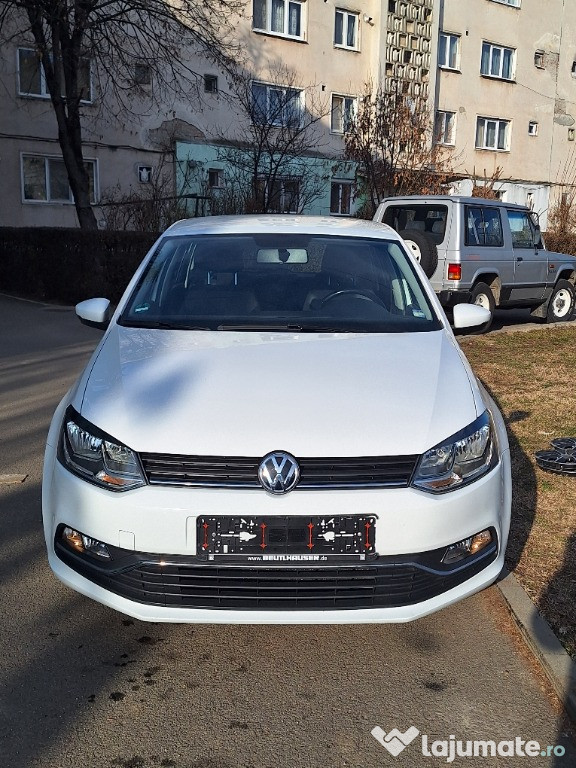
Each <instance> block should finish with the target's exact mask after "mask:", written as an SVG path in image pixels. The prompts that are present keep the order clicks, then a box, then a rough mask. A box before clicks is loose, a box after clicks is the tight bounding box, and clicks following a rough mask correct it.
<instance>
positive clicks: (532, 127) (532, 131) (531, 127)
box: [528, 120, 538, 136]
mask: <svg viewBox="0 0 576 768" xmlns="http://www.w3.org/2000/svg"><path fill="white" fill-rule="evenodd" d="M528 135H529V136H538V123H537V122H536V120H530V122H529V123H528Z"/></svg>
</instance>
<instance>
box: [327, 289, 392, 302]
mask: <svg viewBox="0 0 576 768" xmlns="http://www.w3.org/2000/svg"><path fill="white" fill-rule="evenodd" d="M339 296H353V297H354V298H356V299H363V300H364V301H371V302H372V304H377V305H378V306H379V307H383V306H384V304H383V302H382V301H381V300H380V299H379V298H378V297H377V296H371V295H370V294H368V293H364V291H359V290H358V289H357V288H346V289H344V290H341V291H333V292H332V293H329V294H328V296H324V298H323V299H322V301H321V302H320V307H323V306H324V305H325V304H327V303H328V302H329V301H332V299H336V298H338V297H339Z"/></svg>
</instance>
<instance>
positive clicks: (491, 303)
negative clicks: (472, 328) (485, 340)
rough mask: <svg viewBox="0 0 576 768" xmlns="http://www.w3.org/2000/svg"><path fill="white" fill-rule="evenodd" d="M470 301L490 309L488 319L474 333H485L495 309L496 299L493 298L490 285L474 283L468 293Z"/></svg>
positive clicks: (490, 323)
mask: <svg viewBox="0 0 576 768" xmlns="http://www.w3.org/2000/svg"><path fill="white" fill-rule="evenodd" d="M470 303H471V304H477V305H478V306H479V307H484V308H485V309H489V310H490V320H489V321H488V322H487V323H484V325H481V326H480V327H479V328H478V329H477V330H476V333H486V331H487V330H488V329H489V328H490V326H491V325H492V319H493V318H494V310H495V309H496V301H495V300H494V294H493V293H492V289H491V288H490V286H489V285H486V283H476V285H475V286H474V288H472V292H471V294H470Z"/></svg>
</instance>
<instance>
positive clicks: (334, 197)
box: [330, 181, 352, 216]
mask: <svg viewBox="0 0 576 768" xmlns="http://www.w3.org/2000/svg"><path fill="white" fill-rule="evenodd" d="M351 205H352V182H351V181H333V182H332V184H331V186H330V213H333V214H335V215H338V216H350V213H351Z"/></svg>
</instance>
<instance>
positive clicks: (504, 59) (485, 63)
mask: <svg viewBox="0 0 576 768" xmlns="http://www.w3.org/2000/svg"><path fill="white" fill-rule="evenodd" d="M514 53H515V51H514V48H505V47H503V46H502V45H492V43H482V59H481V63H480V73H481V74H482V75H486V76H487V77H498V78H500V79H501V80H512V79H513V78H514Z"/></svg>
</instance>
